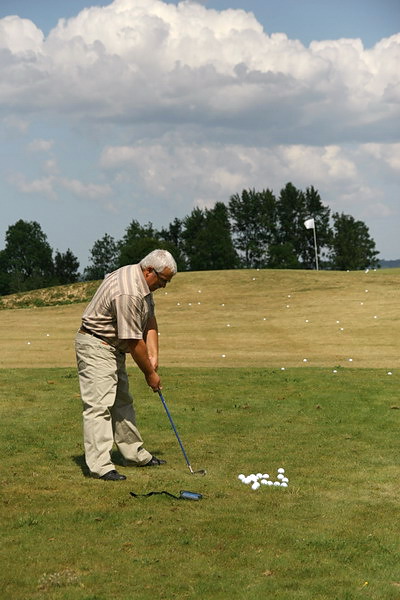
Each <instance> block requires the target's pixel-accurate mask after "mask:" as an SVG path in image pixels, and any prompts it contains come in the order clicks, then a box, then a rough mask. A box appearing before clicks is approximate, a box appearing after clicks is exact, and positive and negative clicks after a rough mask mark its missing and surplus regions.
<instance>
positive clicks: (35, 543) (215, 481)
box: [0, 270, 400, 600]
mask: <svg viewBox="0 0 400 600" xmlns="http://www.w3.org/2000/svg"><path fill="white" fill-rule="evenodd" d="M398 277H399V271H397V270H385V271H376V272H374V271H370V272H369V273H364V272H362V273H360V272H357V273H337V272H331V273H328V272H319V273H316V272H300V271H228V272H226V271H222V272H212V273H211V272H210V273H182V274H178V275H177V277H176V279H175V280H174V282H173V283H172V284H171V286H168V287H167V290H166V291H167V294H165V292H164V291H163V290H159V291H158V292H156V294H155V299H156V306H157V314H158V319H159V323H160V344H161V361H160V362H161V365H162V366H161V368H160V374H161V377H162V381H163V393H164V396H165V399H166V401H167V403H168V407H169V409H170V411H171V413H172V416H173V418H174V421H175V424H176V426H177V429H178V431H179V434H180V436H181V438H182V441H183V443H184V446H185V449H186V451H187V453H188V455H189V458H190V461H191V464H192V466H193V468H194V469H200V468H206V469H207V475H206V476H205V477H198V476H194V475H191V474H190V472H189V470H188V468H187V466H186V463H185V460H184V457H183V455H182V453H181V451H180V448H179V445H178V442H177V440H176V438H175V436H174V433H173V431H172V429H171V426H170V424H169V422H168V419H167V416H166V414H165V412H164V409H163V407H162V404H161V401H160V399H159V397H158V395H157V394H153V393H152V392H151V391H150V390H149V389H148V388H147V386H146V384H145V382H144V380H143V378H142V376H141V374H140V372H139V371H138V369H137V368H135V367H134V366H130V367H129V375H130V381H131V389H132V391H133V393H134V395H135V401H136V408H137V417H138V424H139V427H140V430H141V432H142V434H143V436H144V438H145V441H146V447H147V448H148V449H149V450H150V451H152V452H154V453H155V454H156V455H157V456H160V457H161V458H165V459H166V460H167V461H168V462H167V465H165V466H162V467H154V468H149V469H135V468H125V467H123V466H121V465H120V464H119V463H120V457H119V455H118V452H117V450H115V452H114V460H115V463H116V465H117V468H118V470H120V471H121V472H123V473H124V474H126V475H127V477H128V478H127V480H126V481H122V482H116V483H114V482H103V481H99V480H94V479H91V478H89V477H87V476H86V475H87V472H86V467H85V464H84V459H83V453H82V439H81V437H82V431H81V406H80V399H79V388H78V382H77V378H76V371H75V368H74V356H73V338H74V333H75V331H76V329H77V327H78V325H79V317H80V315H81V313H82V310H83V307H84V304H71V305H68V304H61V305H54V306H47V307H46V306H43V307H36V308H33V307H32V308H31V307H30V306H35V305H36V306H38V305H40V304H41V303H44V302H43V300H42V299H41V298H42V296H41V294H43V293H44V292H37V294H36V295H35V294H31V295H30V297H29V298H28V297H27V296H22V295H20V296H16V297H15V298H9V299H8V300H7V301H8V302H9V307H8V308H7V309H5V310H3V311H1V312H0V327H1V328H2V329H3V331H2V332H1V333H2V335H1V342H0V360H1V363H0V366H1V367H2V368H1V369H0V398H1V431H2V433H1V438H0V448H1V456H2V469H1V484H2V485H1V496H2V499H1V502H2V512H1V514H2V519H1V524H2V532H1V535H2V546H1V564H2V565H3V568H2V570H1V572H0V584H1V589H2V595H3V597H4V598H10V599H12V600H30V599H32V600H34V599H35V600H36V599H39V598H48V599H51V600H53V599H54V600H61V599H62V600H110V599H115V600H132V599H136V598H137V599H140V600H142V599H143V600H147V599H148V600H150V599H154V598H157V599H163V600H172V599H179V600H180V599H182V600H183V599H186V598H187V599H190V598H193V599H200V598H202V599H204V598H207V599H208V598H210V599H216V600H219V599H221V600H222V599H230V598H232V599H246V600H247V599H249V600H253V599H255V598H274V599H277V600H289V599H291V600H292V599H296V600H297V599H307V600H308V599H310V600H322V599H326V600H328V599H329V600H336V599H337V600H350V599H351V600H352V599H358V598H368V599H382V600H383V599H388V600H398V599H399V598H400V560H399V559H400V553H399V550H400V544H399V536H398V518H399V491H400V485H399V481H398V475H399V466H398V464H399V463H398V456H399V436H398V430H399V419H400V398H399V372H398V369H399V353H398V340H399V328H398V319H399V317H398V306H399V295H400V291H399V286H398ZM84 285H85V284H80V286H77V287H76V289H77V290H78V289H79V290H80V291H81V292H82V286H84ZM367 290H368V291H367ZM53 293H54V295H55V296H57V297H58V299H59V301H60V302H62V299H63V297H62V290H61V288H57V289H55V290H50V291H48V292H47V294H48V297H47V300H46V302H48V303H51V299H50V300H49V298H50V297H51V296H52V294H53ZM68 293H69V292H68ZM83 295H84V294H83ZM81 299H82V297H81ZM13 302H14V303H15V304H14V306H16V305H17V303H19V305H21V304H22V305H25V308H19V309H16V308H12V306H13V304H12V303H13ZM337 321H339V323H337ZM28 342H30V343H28ZM223 355H224V356H223ZM305 359H306V360H305ZM350 359H351V360H350ZM129 364H132V363H131V362H130V363H129ZM390 373H391V374H390ZM278 467H283V468H285V470H286V475H287V477H288V478H289V486H288V488H286V489H282V488H278V487H277V488H269V487H267V486H262V487H261V488H260V489H258V490H256V491H253V490H252V489H251V488H250V486H246V485H244V484H243V483H241V482H240V481H239V480H238V478H237V476H238V474H240V473H244V474H246V475H247V474H250V473H258V472H262V473H266V472H267V473H269V474H270V475H271V478H273V479H274V478H275V475H276V470H277V468H278ZM163 490H166V491H168V492H170V493H173V494H179V491H180V490H190V491H195V492H199V493H201V494H203V499H202V500H200V501H190V500H175V499H173V498H170V497H168V496H165V495H155V496H150V497H141V498H133V497H132V496H131V495H130V492H131V491H133V492H135V493H138V494H145V493H147V492H150V491H163Z"/></svg>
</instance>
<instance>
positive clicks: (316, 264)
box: [313, 225, 318, 271]
mask: <svg viewBox="0 0 400 600" xmlns="http://www.w3.org/2000/svg"><path fill="white" fill-rule="evenodd" d="M313 230H314V249H315V266H316V267H317V271H318V250H317V234H316V233H315V230H316V227H315V225H314V227H313Z"/></svg>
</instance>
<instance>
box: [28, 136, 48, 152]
mask: <svg viewBox="0 0 400 600" xmlns="http://www.w3.org/2000/svg"><path fill="white" fill-rule="evenodd" d="M53 144H54V140H44V139H36V140H32V142H29V144H28V150H29V151H30V152H48V151H49V150H51V148H52V147H53Z"/></svg>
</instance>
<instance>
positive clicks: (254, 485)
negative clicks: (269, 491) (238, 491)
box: [251, 481, 260, 490]
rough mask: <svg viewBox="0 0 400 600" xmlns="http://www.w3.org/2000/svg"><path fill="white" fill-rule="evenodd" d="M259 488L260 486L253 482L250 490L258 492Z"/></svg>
mask: <svg viewBox="0 0 400 600" xmlns="http://www.w3.org/2000/svg"><path fill="white" fill-rule="evenodd" d="M259 487H260V484H259V483H258V481H255V482H254V483H253V484H252V486H251V489H252V490H258V488H259Z"/></svg>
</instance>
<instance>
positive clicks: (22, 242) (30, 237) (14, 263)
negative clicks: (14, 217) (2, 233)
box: [1, 219, 54, 293]
mask: <svg viewBox="0 0 400 600" xmlns="http://www.w3.org/2000/svg"><path fill="white" fill-rule="evenodd" d="M52 254H53V251H52V249H51V247H50V245H49V243H48V241H47V236H46V235H45V233H43V231H42V229H41V227H40V225H39V223H37V222H36V221H30V222H29V221H23V220H22V219H20V220H19V221H17V222H16V223H15V224H14V225H10V227H9V228H8V229H7V232H6V246H5V249H4V251H3V254H2V258H1V260H2V263H3V269H4V272H5V273H6V279H7V280H8V288H9V293H13V292H21V291H26V290H32V289H38V288H42V287H47V286H49V285H52V284H53V283H54V265H53V257H52Z"/></svg>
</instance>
